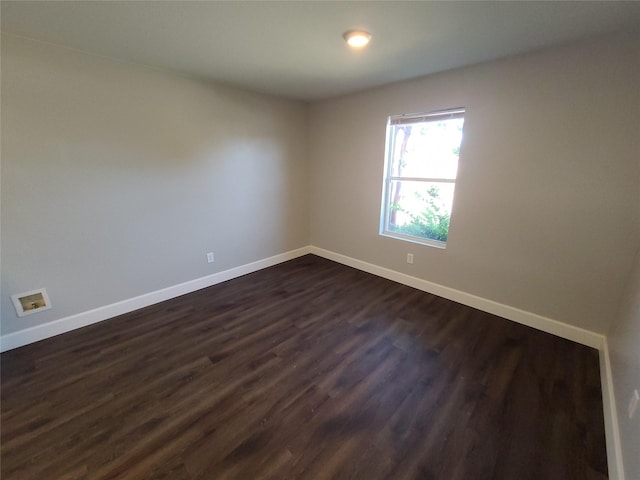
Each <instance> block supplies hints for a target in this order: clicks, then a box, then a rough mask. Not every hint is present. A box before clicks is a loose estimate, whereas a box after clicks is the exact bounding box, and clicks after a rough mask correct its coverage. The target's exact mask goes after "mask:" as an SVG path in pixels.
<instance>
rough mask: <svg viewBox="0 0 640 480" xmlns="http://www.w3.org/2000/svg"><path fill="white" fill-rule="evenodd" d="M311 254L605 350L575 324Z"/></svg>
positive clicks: (394, 273) (358, 262)
mask: <svg viewBox="0 0 640 480" xmlns="http://www.w3.org/2000/svg"><path fill="white" fill-rule="evenodd" d="M311 253H313V254H314V255H318V256H320V257H324V258H327V259H329V260H333V261H334V262H338V263H342V264H343V265H348V266H349V267H353V268H357V269H358V270H362V271H365V272H368V273H372V274H373V275H377V276H378V277H383V278H386V279H388V280H393V281H394V282H398V283H402V284H403V285H408V286H410V287H413V288H417V289H418V290H422V291H424V292H428V293H432V294H434V295H437V296H439V297H443V298H447V299H449V300H453V301H455V302H458V303H462V304H464V305H468V306H469V307H473V308H477V309H478V310H482V311H483V312H488V313H492V314H494V315H498V316H499V317H503V318H506V319H509V320H513V321H514V322H517V323H521V324H522V325H527V326H528V327H533V328H537V329H538V330H542V331H543V332H547V333H551V334H553V335H556V336H558V337H562V338H566V339H568V340H572V341H574V342H577V343H580V344H582V345H587V346H588V347H592V348H596V349H598V350H601V349H602V347H603V344H604V339H605V337H604V335H600V334H598V333H594V332H591V331H589V330H585V329H584V328H579V327H574V326H573V325H568V324H566V323H562V322H559V321H557V320H553V319H551V318H547V317H543V316H542V315H537V314H535V313H531V312H527V311H525V310H521V309H519V308H516V307H512V306H509V305H505V304H503V303H498V302H495V301H493V300H488V299H486V298H482V297H478V296H476V295H472V294H471V293H466V292H463V291H460V290H456V289H455V288H451V287H445V286H444V285H439V284H437V283H433V282H429V281H428V280H423V279H421V278H417V277H412V276H411V275H407V274H405V273H400V272H397V271H395V270H391V269H388V268H384V267H379V266H378V265H374V264H372V263H367V262H364V261H362V260H357V259H355V258H352V257H347V256H346V255H341V254H339V253H335V252H331V251H329V250H324V249H322V248H318V247H314V246H312V247H311Z"/></svg>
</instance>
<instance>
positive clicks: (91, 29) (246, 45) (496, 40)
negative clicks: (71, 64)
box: [1, 0, 640, 100]
mask: <svg viewBox="0 0 640 480" xmlns="http://www.w3.org/2000/svg"><path fill="white" fill-rule="evenodd" d="M1 9H2V10H1V14H2V31H3V32H4V33H10V34H14V35H20V36H25V37H30V38H33V39H38V40H43V41H47V42H52V43H55V44H59V45H64V46H68V47H71V48H74V49H79V50H83V51H86V52H91V53H95V54H98V55H104V56H108V57H112V58H115V59H119V60H124V61H127V62H134V63H138V64H143V65H149V66H154V67H160V68H163V69H169V70H174V71H178V72H182V73H184V74H187V75H192V76H196V77H199V78H204V79H211V80H216V81H220V82H224V83H228V84H233V85H237V86H240V87H245V88H248V89H251V90H256V91H259V92H265V93H271V94H276V95H281V96H285V97H289V98H295V99H302V100H315V99H321V98H328V97H332V96H337V95H342V94H346V93H351V92H354V91H357V90H362V89H365V88H369V87H374V86H379V85H384V84H386V83H391V82H395V81H399V80H404V79H408V78H413V77H417V76H421V75H426V74H430V73H434V72H438V71H443V70H448V69H452V68H456V67H460V66H464V65H470V64H474V63H479V62H484V61H487V60H493V59H496V58H501V57H505V56H509V55H514V54H518V53H522V52H526V51H530V50H535V49H538V48H541V47H546V46H551V45H556V44H561V43H566V42H570V41H574V40H578V39H582V38H585V37H589V36H595V35H599V34H603V33H606V32H611V31H616V30H626V29H631V28H638V26H640V2H617V1H603V2H560V1H552V2H524V1H512V2H500V1H498V2H478V1H472V2H452V1H446V2H427V1H413V2H404V1H388V2H386V1H375V2H369V1H356V2H352V1H350V2H347V1H344V2H337V1H297V2H292V1H258V2H250V1H229V2H192V1H146V2H145V1H142V2H134V1H79V2H68V1H43V2H34V1H6V0H3V1H2V3H1ZM352 28H363V29H366V30H368V31H370V32H371V33H372V34H373V39H372V42H371V44H370V46H369V47H368V48H367V49H366V50H364V51H352V50H349V49H348V48H347V46H346V44H345V43H344V41H343V39H342V33H343V32H344V31H346V30H349V29H352Z"/></svg>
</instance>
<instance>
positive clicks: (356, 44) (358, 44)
mask: <svg viewBox="0 0 640 480" xmlns="http://www.w3.org/2000/svg"><path fill="white" fill-rule="evenodd" d="M342 36H343V37H344V39H345V41H346V42H347V44H348V45H349V46H350V47H351V48H362V47H365V46H366V45H367V44H368V43H369V41H370V40H371V34H370V33H369V32H365V31H364V30H349V31H348V32H345V33H344V35H342Z"/></svg>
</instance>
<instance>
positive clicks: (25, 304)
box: [11, 288, 51, 317]
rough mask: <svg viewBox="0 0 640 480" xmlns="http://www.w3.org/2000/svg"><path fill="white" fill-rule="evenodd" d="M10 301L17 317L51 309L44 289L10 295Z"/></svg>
mask: <svg viewBox="0 0 640 480" xmlns="http://www.w3.org/2000/svg"><path fill="white" fill-rule="evenodd" d="M11 300H12V301H13V306H14V308H15V309H16V313H17V314H18V316H19V317H24V316H25V315H31V314H32V313H38V312H41V311H43V310H49V309H50V308H51V300H49V295H47V290H46V289H45V288H39V289H37V290H31V291H29V292H24V293H16V294H15V295H11Z"/></svg>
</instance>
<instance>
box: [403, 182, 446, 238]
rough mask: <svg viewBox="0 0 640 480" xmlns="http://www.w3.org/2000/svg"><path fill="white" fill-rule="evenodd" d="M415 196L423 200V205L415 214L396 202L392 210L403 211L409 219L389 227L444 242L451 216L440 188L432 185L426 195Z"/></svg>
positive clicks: (406, 233) (405, 233) (407, 233)
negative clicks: (443, 200) (401, 223)
mask: <svg viewBox="0 0 640 480" xmlns="http://www.w3.org/2000/svg"><path fill="white" fill-rule="evenodd" d="M416 197H418V199H419V200H420V201H422V202H423V207H422V209H421V211H420V213H419V214H417V215H416V214H413V213H411V212H409V211H407V210H404V209H403V208H402V207H401V206H400V205H399V204H397V203H396V204H393V205H392V207H391V208H392V210H395V211H401V212H403V213H405V214H406V215H407V216H408V217H409V218H410V221H409V222H407V223H405V224H403V225H391V229H392V230H393V231H395V232H397V233H402V234H404V235H411V236H414V237H421V238H428V239H431V240H436V241H439V242H446V241H447V235H448V233H449V221H450V218H451V217H450V214H449V212H448V211H447V210H446V208H445V206H444V204H443V202H442V199H441V198H440V189H439V188H438V187H437V186H435V185H433V186H431V187H430V188H429V189H428V190H427V194H426V195H420V194H418V193H416Z"/></svg>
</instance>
